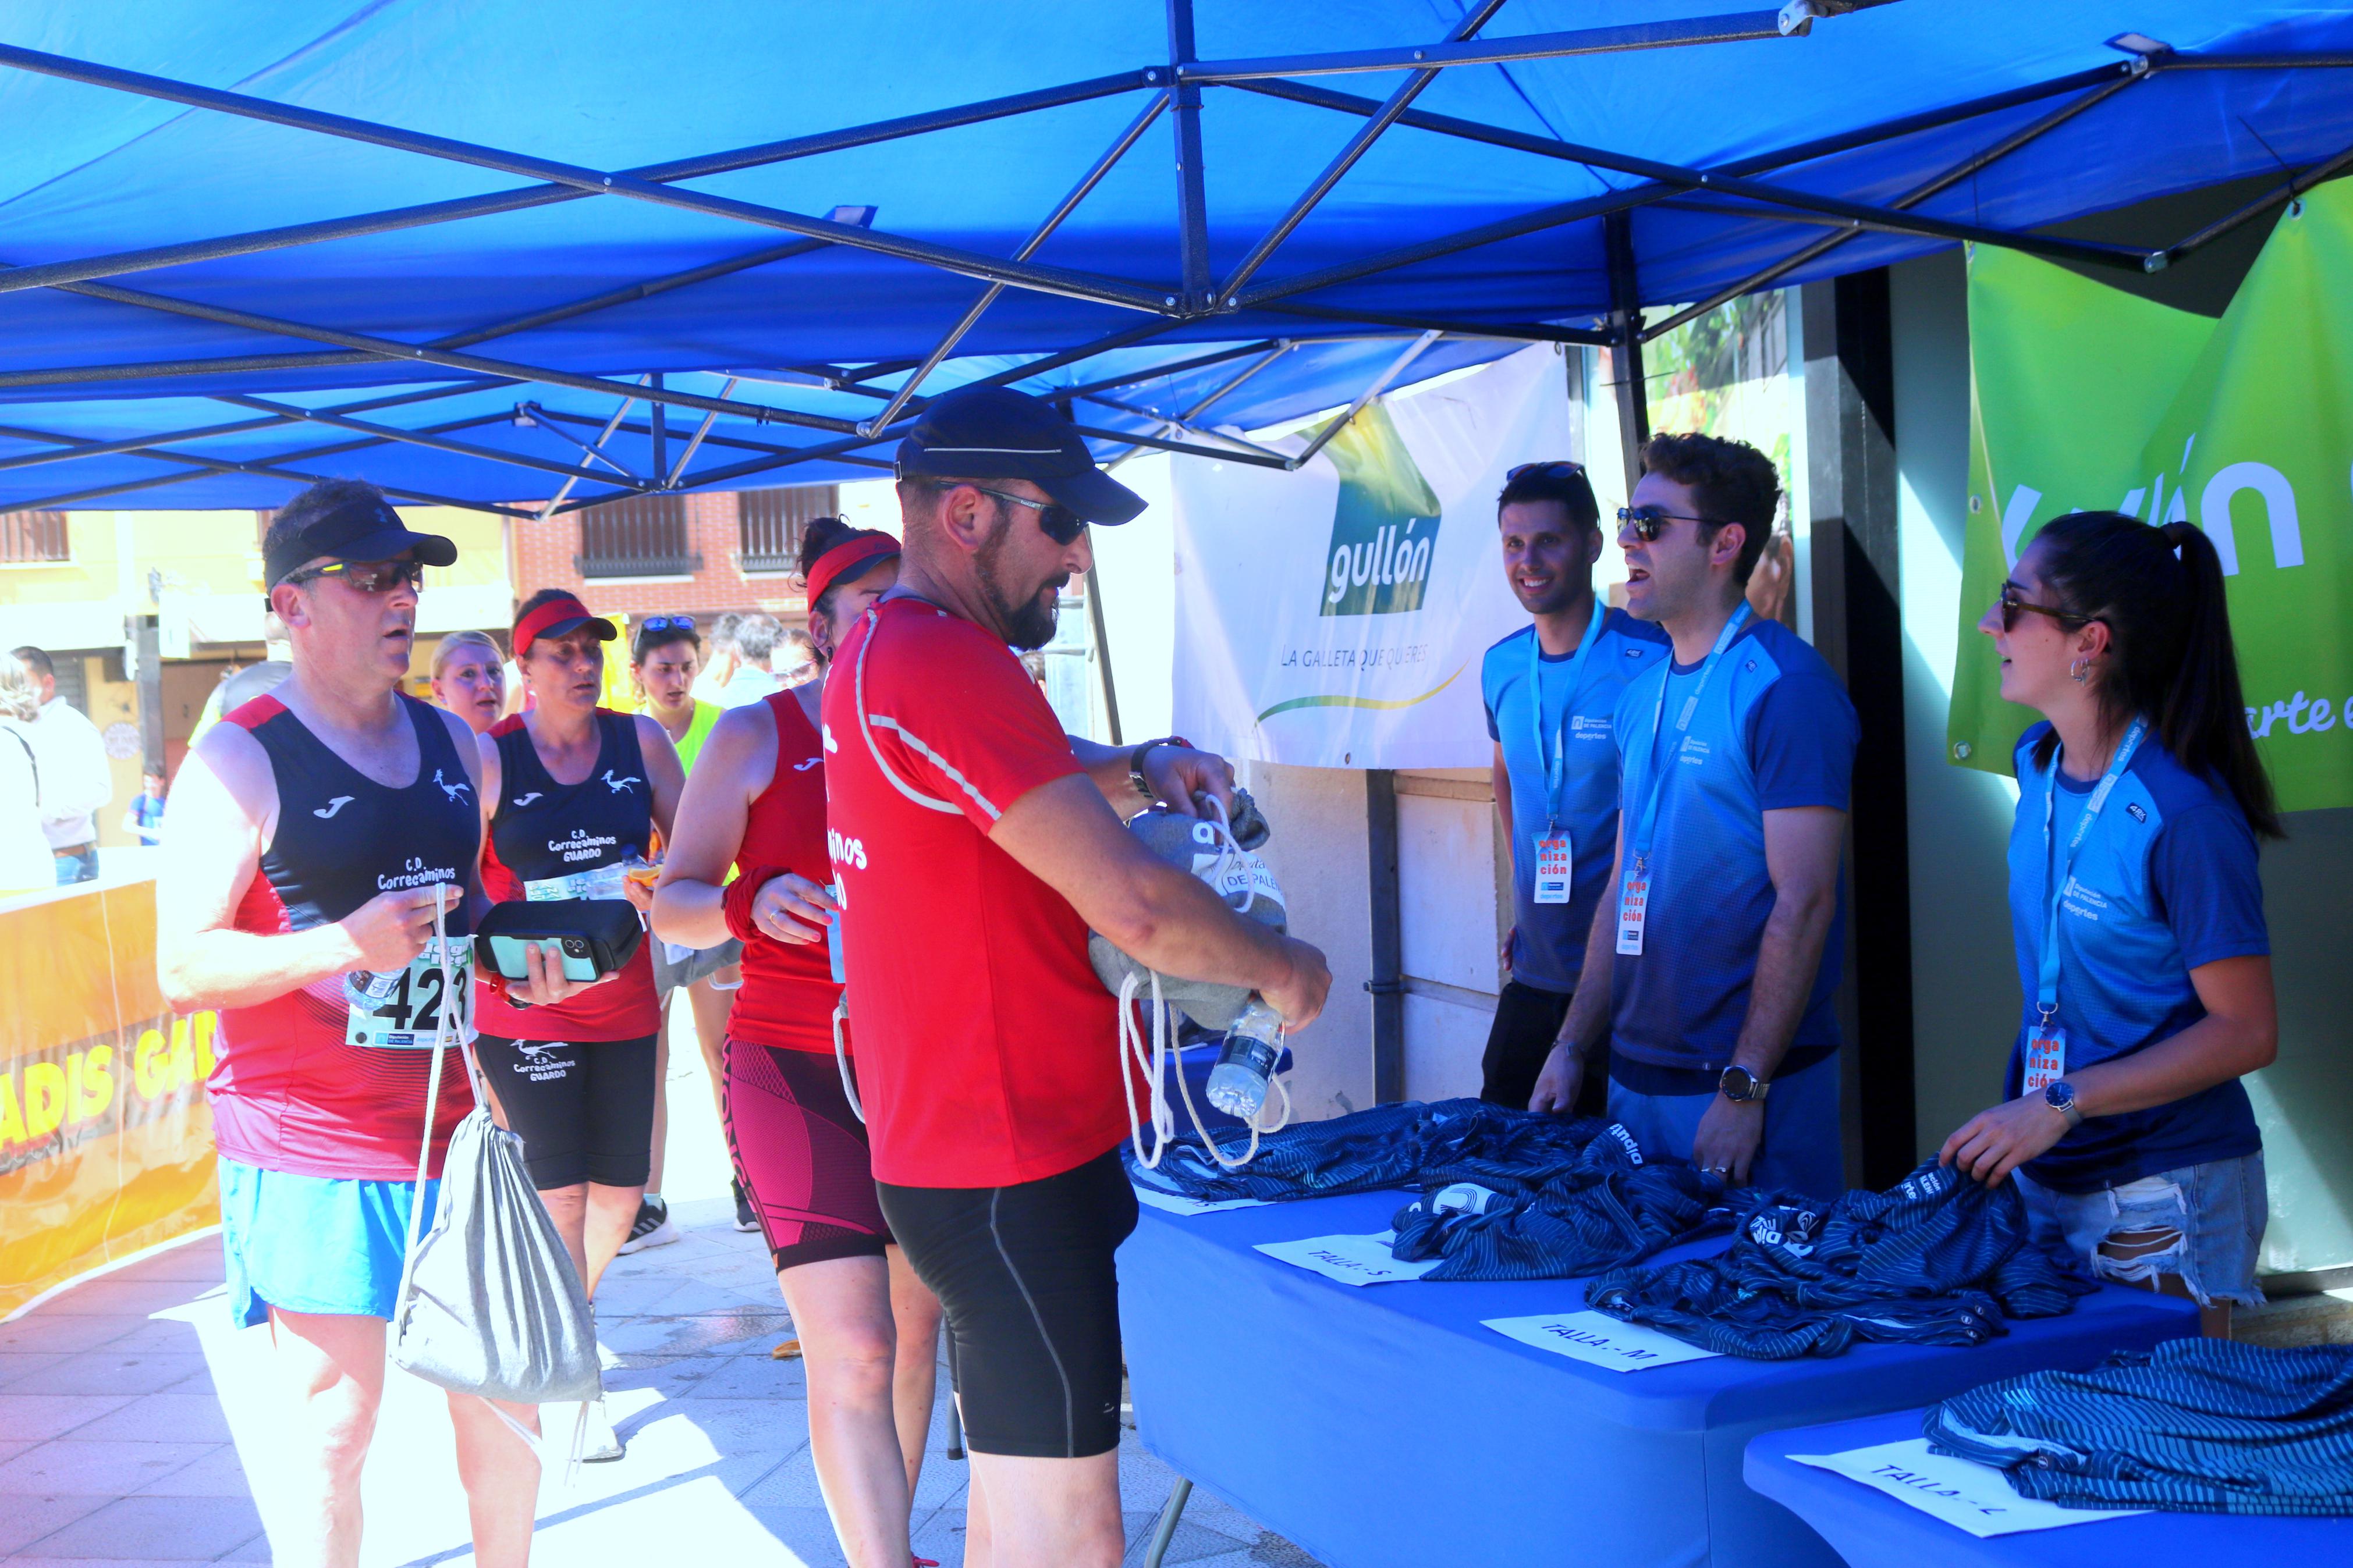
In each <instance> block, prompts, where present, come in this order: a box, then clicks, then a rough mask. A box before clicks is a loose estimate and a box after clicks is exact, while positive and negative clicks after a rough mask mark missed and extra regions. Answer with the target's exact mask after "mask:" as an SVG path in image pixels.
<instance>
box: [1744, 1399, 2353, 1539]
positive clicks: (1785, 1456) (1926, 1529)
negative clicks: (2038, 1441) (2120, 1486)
mask: <svg viewBox="0 0 2353 1568" xmlns="http://www.w3.org/2000/svg"><path fill="white" fill-rule="evenodd" d="M1920 1416H1921V1412H1919V1411H1917V1410H1905V1411H1901V1412H1898V1413H1897V1414H1895V1415H1873V1416H1871V1417H1869V1418H1868V1419H1865V1420H1862V1421H1841V1422H1838V1423H1836V1424H1834V1425H1831V1426H1806V1427H1800V1428H1799V1429H1797V1430H1794V1431H1782V1432H1767V1433H1765V1434H1764V1435H1762V1436H1758V1437H1757V1438H1756V1439H1755V1440H1754V1441H1752V1442H1751V1443H1750V1444H1749V1445H1748V1459H1747V1466H1746V1474H1747V1478H1748V1484H1749V1485H1750V1486H1751V1487H1753V1488H1755V1489H1757V1491H1759V1492H1761V1493H1763V1494H1764V1495H1765V1496H1767V1497H1768V1498H1771V1499H1772V1500H1774V1501H1776V1502H1778V1503H1780V1504H1781V1505H1782V1506H1783V1507H1785V1508H1787V1509H1788V1510H1790V1511H1791V1512H1794V1513H1795V1514H1797V1515H1798V1516H1799V1518H1800V1519H1803V1520H1804V1521H1806V1522H1807V1523H1808V1524H1810V1525H1811V1526H1812V1527H1813V1528H1814V1530H1815V1531H1817V1532H1818V1533H1820V1536H1821V1538H1822V1539H1823V1540H1824V1541H1826V1542H1829V1543H1830V1544H1831V1547H1832V1548H1834V1549H1835V1550H1836V1551H1837V1552H1838V1553H1839V1554H1840V1555H1841V1557H1843V1558H1845V1559H1846V1561H1847V1562H1848V1563H1850V1564H1851V1565H1852V1568H2106V1565H2107V1564H2110V1563H2116V1564H2127V1563H2128V1564H2131V1568H2225V1565H2228V1564H2233V1563H2247V1564H2254V1563H2312V1564H2319V1563H2353V1519H2244V1518H2236V1517H2232V1516H2228V1515H2223V1514H2212V1513H2144V1514H2137V1515H2135V1516H2134V1517H2133V1518H2131V1519H2103V1520H2094V1521H2090V1522H2088V1523H2084V1524H2070V1525H2066V1526H2064V1527H2063V1528H2061V1529H2058V1530H2030V1531H2021V1532H2020V1533H2018V1534H2016V1535H1997V1536H1992V1537H1989V1539H1987V1540H1983V1541H1980V1540H1978V1538H1977V1537H1976V1536H1974V1535H1971V1534H1969V1533H1968V1531H1965V1530H1959V1529H1957V1528H1955V1527H1954V1526H1952V1525H1949V1524H1947V1523H1946V1522H1944V1521H1942V1520H1939V1519H1936V1518H1932V1517H1931V1516H1930V1515H1927V1514H1925V1513H1922V1512H1921V1511H1920V1510H1918V1509H1915V1508H1911V1507H1907V1506H1906V1505H1905V1504H1903V1503H1901V1502H1898V1501H1896V1500H1894V1498H1892V1497H1888V1496H1886V1495H1884V1494H1883V1493H1881V1492H1878V1491H1874V1490H1873V1489H1871V1488H1869V1487H1867V1486H1864V1485H1863V1484H1862V1482H1861V1481H1854V1480H1849V1479H1847V1478H1846V1477H1844V1476H1840V1475H1833V1474H1831V1472H1830V1471H1828V1470H1820V1469H1816V1468H1814V1467H1813V1466H1811V1465H1801V1464H1799V1463H1798V1462H1797V1461H1796V1460H1794V1459H1792V1458H1789V1456H1790V1455H1792V1454H1841V1453H1844V1452H1846V1451H1847V1450H1848V1449H1850V1448H1868V1447H1873V1446H1875V1445H1877V1444H1880V1443H1895V1442H1901V1441H1902V1440H1904V1439H1905V1438H1907V1437H1917V1436H1919V1435H1920Z"/></svg>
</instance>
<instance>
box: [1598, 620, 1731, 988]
mask: <svg viewBox="0 0 2353 1568" xmlns="http://www.w3.org/2000/svg"><path fill="white" fill-rule="evenodd" d="M1747 622H1748V601H1747V600H1746V599H1743V600H1742V601H1741V602H1740V605H1739V607H1738V608H1737V609H1736V610H1734V611H1733V612H1732V618H1731V619H1730V620H1728V621H1726V622H1725V623H1724V629H1723V630H1722V631H1720V632H1718V633H1716V634H1715V647H1711V648H1710V649H1708V650H1707V661H1706V662H1705V663H1704V664H1702V665H1701V666H1700V667H1699V683H1698V684H1697V685H1695V686H1694V687H1693V688H1692V691H1691V695H1690V696H1689V697H1686V698H1685V699H1683V711H1682V712H1681V713H1679V714H1678V715H1676V718H1675V736H1676V748H1677V750H1678V751H1680V750H1681V747H1682V737H1683V732H1684V731H1687V730H1689V729H1690V728H1691V722H1692V717H1693V715H1694V714H1696V713H1697V712H1698V711H1699V700H1700V697H1701V696H1702V694H1704V692H1705V691H1706V690H1707V683H1708V681H1709V680H1710V679H1712V678H1713V677H1714V676H1715V665H1716V661H1717V660H1718V659H1720V658H1723V657H1724V650H1725V648H1728V647H1731V646H1732V639H1733V638H1735V637H1738V636H1739V635H1740V628H1741V627H1742V626H1746V624H1747ZM1674 674H1675V671H1674V665H1673V662H1672V659H1671V660H1669V661H1668V663H1667V664H1666V666H1665V667H1664V668H1662V669H1661V670H1660V671H1659V700H1658V702H1657V703H1656V704H1655V705H1654V706H1653V707H1652V708H1651V776H1650V778H1649V779H1648V780H1647V781H1646V782H1647V783H1648V784H1649V786H1650V787H1649V792H1648V794H1647V795H1645V796H1644V798H1643V802H1642V814H1641V819H1640V820H1639V822H1638V823H1637V824H1636V826H1635V828H1634V836H1633V841H1632V843H1631V844H1630V846H1629V847H1630V848H1631V849H1632V850H1633V852H1634V853H1633V857H1632V858H1631V859H1630V862H1629V863H1628V865H1627V867H1626V869H1625V874H1624V876H1623V878H1622V879H1620V882H1619V884H1618V951H1619V952H1620V953H1622V954H1624V955H1625V956H1626V957H1628V958H1640V957H1641V956H1642V928H1643V926H1644V924H1645V922H1646V921H1648V920H1649V918H1650V912H1651V841H1652V840H1653V839H1654V838H1655V837H1657V835H1658V831H1659V798H1660V796H1661V795H1662V794H1663V793H1664V791H1665V788H1666V782H1667V773H1668V772H1669V770H1670V769H1672V767H1673V765H1674V757H1673V755H1672V754H1671V755H1669V756H1667V757H1666V758H1663V759H1662V758H1661V757H1660V755H1659V731H1660V729H1661V727H1662V725H1663V724H1664V723H1665V721H1666V715H1667V688H1668V687H1669V686H1671V685H1672V684H1673V683H1674Z"/></svg>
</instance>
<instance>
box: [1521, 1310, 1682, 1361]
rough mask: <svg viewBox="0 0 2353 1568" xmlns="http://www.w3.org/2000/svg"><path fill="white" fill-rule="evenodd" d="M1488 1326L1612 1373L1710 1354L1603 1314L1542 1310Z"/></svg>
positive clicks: (1537, 1346)
mask: <svg viewBox="0 0 2353 1568" xmlns="http://www.w3.org/2000/svg"><path fill="white" fill-rule="evenodd" d="M1484 1321H1485V1325H1486V1326H1487V1327H1488V1328H1491V1329H1493V1330H1494V1331H1496V1332H1497V1333H1499V1334H1503V1335H1505V1336H1507V1337H1508V1338H1511V1339H1515V1340H1517V1341H1519V1342H1520V1343H1522V1344H1524V1345H1534V1346H1535V1347H1536V1349H1538V1350H1540V1351H1551V1352H1554V1353H1555V1354H1557V1355H1565V1356H1567V1357H1568V1358H1569V1360H1571V1361H1581V1362H1584V1363H1586V1364H1587V1365H1588V1366H1599V1367H1607V1368H1609V1370H1610V1371H1611V1372H1641V1371H1642V1370H1643V1369H1644V1368H1645V1367H1653V1366H1672V1365H1674V1364H1675V1363H1677V1362H1679V1361H1708V1360H1711V1359H1713V1358H1714V1357H1715V1356H1716V1355H1717V1354H1718V1352H1715V1351H1708V1350H1702V1349H1700V1348H1699V1346H1697V1345H1693V1344H1685V1343H1684V1342H1683V1341H1681V1340H1679V1339H1676V1338H1674V1337H1673V1336H1672V1335H1670V1334H1662V1333H1661V1332H1659V1331H1658V1330H1656V1329H1650V1328H1645V1327H1643V1326H1642V1325H1641V1324H1640V1323H1621V1322H1620V1321H1618V1320H1617V1319H1615V1318H1613V1317H1610V1316H1609V1315H1608V1314H1607V1313H1603V1312H1546V1313H1543V1314H1541V1315H1540V1316H1537V1317H1534V1318H1488V1319H1486V1320H1484Z"/></svg>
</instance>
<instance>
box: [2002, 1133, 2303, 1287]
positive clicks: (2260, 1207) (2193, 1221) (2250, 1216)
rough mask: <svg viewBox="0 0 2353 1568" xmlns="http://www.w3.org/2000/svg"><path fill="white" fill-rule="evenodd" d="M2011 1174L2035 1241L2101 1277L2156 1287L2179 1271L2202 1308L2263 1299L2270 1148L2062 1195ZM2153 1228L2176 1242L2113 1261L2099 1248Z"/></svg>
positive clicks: (2269, 1216) (2022, 1173)
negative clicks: (2261, 1256)
mask: <svg viewBox="0 0 2353 1568" xmlns="http://www.w3.org/2000/svg"><path fill="white" fill-rule="evenodd" d="M2010 1179H2011V1180H2012V1181H2014V1182H2016V1183H2017V1184H2018V1191H2019V1195H2020V1196H2021V1197H2023V1198H2024V1199H2025V1200H2026V1212H2027V1215H2029V1217H2030V1218H2031V1221H2032V1223H2033V1227H2034V1239H2035V1241H2036V1242H2037V1243H2039V1244H2040V1245H2041V1246H2042V1247H2044V1248H2045V1249H2046V1250H2049V1251H2054V1252H2059V1253H2063V1254H2065V1255H2066V1256H2068V1257H2071V1258H2075V1259H2077V1260H2078V1261H2079V1262H2081V1263H2083V1264H2084V1265H2085V1266H2087V1267H2088V1268H2090V1269H2091V1271H2092V1272H2093V1273H2094V1274H2095V1275H2097V1276H2098V1277H2099V1278H2101V1279H2114V1280H2117V1281H2119V1282H2120V1283H2123V1284H2127V1285H2148V1284H2153V1283H2155V1282H2156V1280H2157V1278H2158V1276H2159V1275H2163V1274H2174V1275H2179V1277H2180V1279H2181V1283H2182V1284H2183V1285H2184V1286H2185V1287H2187V1288H2188V1289H2189V1293H2190V1294H2191V1295H2192V1296H2195V1297H2196V1298H2197V1299H2198V1304H2199V1305H2200V1306H2201V1307H2211V1306H2212V1305H2213V1304H2214V1303H2215V1302H2217V1301H2236V1302H2238V1303H2240V1304H2241V1305H2242V1306H2248V1307H2259V1306H2261V1305H2263V1290H2262V1289H2261V1288H2259V1287H2258V1286H2257V1285H2256V1284H2255V1257H2256V1254H2257V1253H2258V1252H2259V1251H2260V1250H2261V1249H2262V1247H2263V1226H2264V1225H2265V1223H2266V1222H2267V1221H2268V1220H2269V1219H2270V1218H2271V1202H2270V1199H2269V1197H2268V1196H2267V1195H2266V1194H2265V1192H2264V1189H2263V1152H2262V1151H2260V1150H2258V1151H2257V1152H2254V1153H2253V1154H2245V1155H2242V1156H2240V1157H2239V1158H2237V1159H2235V1160H2215V1161H2212V1162H2211V1163H2207V1164H2203V1165H2185V1166H2183V1167H2182V1168H2181V1169H2179V1170H2178V1171H2160V1172H2158V1173H2157V1174H2155V1175H2153V1176H2143V1177H2141V1178H2140V1179H2139V1180H2138V1181H2137V1182H2126V1183H2125V1184H2122V1185H2121V1186H2115V1187H2102V1188H2100V1189H2098V1190H2097V1191H2095V1192H2089V1193H2062V1192H2057V1191H2054V1190H2053V1189H2052V1188H2050V1187H2046V1186H2043V1185H2042V1184H2039V1183H2037V1182H2035V1181H2033V1180H2032V1179H2031V1178H2030V1177H2029V1176H2028V1175H2027V1174H2026V1173H2025V1172H2023V1171H2018V1172H2013V1173H2011V1176H2010ZM2148 1231H2158V1232H2166V1231H2169V1232H2171V1233H2172V1234H2173V1235H2174V1237H2176V1238H2177V1239H2176V1240H2175V1242H2174V1244H2173V1245H2172V1246H2170V1247H2164V1248H2162V1249H2161V1250H2158V1251H2156V1252H2150V1253H2144V1254H2143V1255H2141V1256H2140V1257H2137V1258H2109V1257H2106V1256H2105V1255H2104V1254H2103V1253H2102V1252H2101V1251H2100V1244H2101V1243H2102V1242H2104V1241H2105V1240H2107V1239H2108V1238H2109V1237H2112V1236H2115V1235H2116V1234H2117V1233H2118V1232H2126V1233H2130V1232H2148Z"/></svg>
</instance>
